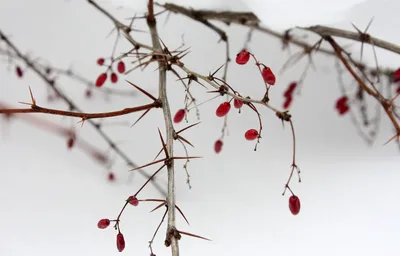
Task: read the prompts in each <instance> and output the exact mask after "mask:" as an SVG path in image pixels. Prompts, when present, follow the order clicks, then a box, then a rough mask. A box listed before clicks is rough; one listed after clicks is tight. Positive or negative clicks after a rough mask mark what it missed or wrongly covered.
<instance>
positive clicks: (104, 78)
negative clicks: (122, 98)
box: [96, 73, 107, 87]
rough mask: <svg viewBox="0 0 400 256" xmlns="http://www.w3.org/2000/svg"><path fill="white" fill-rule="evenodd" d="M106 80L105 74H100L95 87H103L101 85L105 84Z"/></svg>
mask: <svg viewBox="0 0 400 256" xmlns="http://www.w3.org/2000/svg"><path fill="white" fill-rule="evenodd" d="M106 80H107V74H106V73H102V74H100V75H99V77H97V80H96V86H97V87H101V86H103V84H104V83H105V82H106Z"/></svg>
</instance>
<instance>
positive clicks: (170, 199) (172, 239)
mask: <svg viewBox="0 0 400 256" xmlns="http://www.w3.org/2000/svg"><path fill="white" fill-rule="evenodd" d="M147 25H148V26H149V29H150V33H151V40H152V43H153V48H154V50H155V51H158V52H162V51H163V49H162V47H161V44H160V41H159V36H158V32H157V27H156V19H155V17H154V4H153V0H149V3H148V16H147ZM157 61H158V69H159V72H158V73H159V100H160V101H161V104H162V110H163V113H164V121H165V129H166V134H167V142H166V150H167V151H166V152H165V154H166V155H168V156H169V157H170V158H173V143H174V134H175V131H174V126H173V124H172V118H171V110H170V107H169V103H168V98H167V70H166V64H167V63H166V62H165V60H164V58H163V57H161V56H160V57H159V58H157ZM167 169H168V194H167V207H168V228H167V236H166V239H165V244H166V245H171V252H172V256H179V245H178V239H179V236H177V235H175V232H174V230H176V227H175V170H174V160H172V159H171V161H169V163H168V165H167ZM171 234H172V235H171Z"/></svg>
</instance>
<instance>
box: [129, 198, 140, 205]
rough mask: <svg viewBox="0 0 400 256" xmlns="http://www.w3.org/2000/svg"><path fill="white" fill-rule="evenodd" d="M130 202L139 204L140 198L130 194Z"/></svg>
mask: <svg viewBox="0 0 400 256" xmlns="http://www.w3.org/2000/svg"><path fill="white" fill-rule="evenodd" d="M128 202H129V203H130V204H131V205H133V206H138V204H139V200H138V199H137V198H136V196H130V197H129V198H128Z"/></svg>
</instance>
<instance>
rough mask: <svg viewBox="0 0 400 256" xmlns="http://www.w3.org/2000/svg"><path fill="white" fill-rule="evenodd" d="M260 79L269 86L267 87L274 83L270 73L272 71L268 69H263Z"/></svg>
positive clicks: (274, 79)
mask: <svg viewBox="0 0 400 256" xmlns="http://www.w3.org/2000/svg"><path fill="white" fill-rule="evenodd" d="M261 74H262V77H263V79H264V81H265V82H266V83H267V84H269V85H274V84H275V82H276V78H275V75H274V73H272V70H271V69H270V68H269V67H265V66H264V69H263V70H262V72H261Z"/></svg>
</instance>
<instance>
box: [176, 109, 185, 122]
mask: <svg viewBox="0 0 400 256" xmlns="http://www.w3.org/2000/svg"><path fill="white" fill-rule="evenodd" d="M185 114H186V110H184V109H179V110H178V111H177V112H176V114H175V116H174V123H180V122H182V120H183V118H185Z"/></svg>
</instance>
